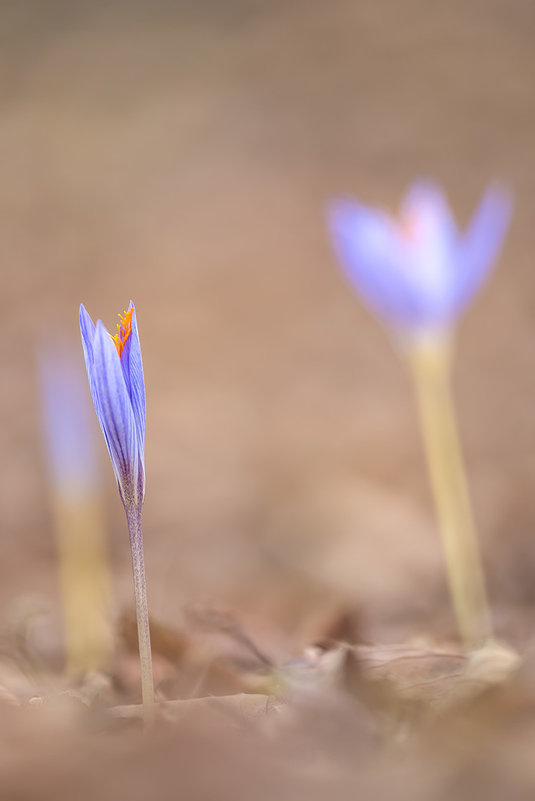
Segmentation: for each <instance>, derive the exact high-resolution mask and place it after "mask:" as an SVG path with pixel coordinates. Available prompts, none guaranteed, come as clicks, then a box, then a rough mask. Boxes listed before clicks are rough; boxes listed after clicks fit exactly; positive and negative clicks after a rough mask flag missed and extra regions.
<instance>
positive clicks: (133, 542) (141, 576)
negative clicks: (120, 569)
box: [125, 504, 154, 727]
mask: <svg viewBox="0 0 535 801" xmlns="http://www.w3.org/2000/svg"><path fill="white" fill-rule="evenodd" d="M125 510H126V519H127V521H128V532H129V534H130V549H131V552H132V571H133V574H134V594H135V599H136V617H137V636H138V643H139V659H140V663H141V696H142V699H143V718H144V721H145V726H146V727H147V726H150V725H152V723H153V722H154V681H153V678H152V655H151V647H150V628H149V610H148V606H147V585H146V581H145V562H144V559H143V531H142V527H141V504H139V505H138V506H130V507H125Z"/></svg>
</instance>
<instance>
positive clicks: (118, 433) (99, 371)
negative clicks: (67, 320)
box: [93, 320, 142, 505]
mask: <svg viewBox="0 0 535 801" xmlns="http://www.w3.org/2000/svg"><path fill="white" fill-rule="evenodd" d="M93 357H94V361H93V380H94V385H95V393H96V396H97V398H98V405H97V404H95V409H96V412H97V416H98V419H99V422H100V426H101V428H102V432H103V434H104V437H105V439H106V444H107V445H108V450H109V452H110V457H111V461H112V465H113V469H114V472H115V476H116V478H117V483H118V484H119V489H120V491H121V495H122V498H123V502H124V503H125V504H126V505H129V504H132V503H137V502H138V501H139V500H140V499H139V498H138V497H137V494H138V485H139V483H140V482H139V478H140V477H139V471H140V469H142V467H141V460H140V456H141V454H140V449H139V447H138V437H137V430H136V423H135V419H134V414H133V412H132V405H131V402H130V397H129V394H128V390H127V387H126V383H125V380H124V375H123V370H122V367H121V362H120V359H119V354H118V353H117V349H116V347H115V343H114V342H113V340H112V339H111V337H110V335H109V334H108V332H107V331H106V329H105V327H104V325H103V324H102V322H101V321H100V320H99V321H98V323H97V326H96V333H95V339H94V343H93Z"/></svg>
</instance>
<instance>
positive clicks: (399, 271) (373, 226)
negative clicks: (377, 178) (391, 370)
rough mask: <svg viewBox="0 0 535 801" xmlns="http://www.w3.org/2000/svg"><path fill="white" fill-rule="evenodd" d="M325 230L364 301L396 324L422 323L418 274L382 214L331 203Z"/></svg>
mask: <svg viewBox="0 0 535 801" xmlns="http://www.w3.org/2000/svg"><path fill="white" fill-rule="evenodd" d="M329 222H330V229H331V233H332V237H333V242H334V246H335V250H336V252H337V255H338V259H339V261H340V263H341V265H342V267H343V268H344V271H345V273H346V274H347V276H348V277H349V279H350V281H351V283H352V284H353V286H354V287H355V288H356V289H357V290H358V291H359V292H360V294H361V295H362V297H363V298H364V300H365V301H366V302H367V303H368V305H369V306H370V307H371V308H372V309H373V310H374V311H376V312H377V313H378V314H380V315H382V316H385V317H386V318H387V319H390V320H391V321H392V322H394V323H395V324H396V325H399V326H402V327H411V326H414V325H420V324H424V323H425V321H426V319H427V317H428V316H429V308H428V305H427V304H426V302H425V301H426V298H425V297H423V296H422V292H421V291H420V286H421V275H419V274H418V271H417V270H415V265H414V256H413V254H412V251H411V248H410V246H409V244H408V243H406V242H405V241H404V240H403V238H402V236H401V231H400V230H398V229H396V227H395V225H394V223H393V222H392V220H391V219H390V218H389V217H388V216H387V215H386V214H383V213H381V212H377V211H374V210H372V209H368V208H366V207H365V206H361V205H359V204H357V203H353V202H351V201H338V202H336V203H333V204H331V207H330V213H329Z"/></svg>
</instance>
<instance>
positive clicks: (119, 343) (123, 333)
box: [110, 307, 134, 357]
mask: <svg viewBox="0 0 535 801" xmlns="http://www.w3.org/2000/svg"><path fill="white" fill-rule="evenodd" d="M133 311H134V309H133V307H132V308H131V309H128V311H125V312H123V314H120V315H119V320H120V321H121V322H120V323H117V333H116V334H115V336H114V337H111V334H110V337H111V338H112V339H113V341H114V343H115V347H116V348H117V353H118V354H119V357H120V356H122V355H123V350H124V346H125V345H126V343H127V341H128V337H129V336H130V334H131V333H132V312H133Z"/></svg>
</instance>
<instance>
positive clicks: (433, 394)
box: [409, 339, 491, 648]
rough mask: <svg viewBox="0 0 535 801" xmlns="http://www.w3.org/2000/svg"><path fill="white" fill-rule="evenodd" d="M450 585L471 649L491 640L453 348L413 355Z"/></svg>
mask: <svg viewBox="0 0 535 801" xmlns="http://www.w3.org/2000/svg"><path fill="white" fill-rule="evenodd" d="M409 357H410V364H411V367H412V373H413V377H414V382H415V388H416V395H417V400H418V408H419V413H420V421H421V425H422V432H423V438H424V444H425V450H426V454H427V461H428V466H429V472H430V476H431V484H432V488H433V494H434V497H435V503H436V507H437V513H438V517H439V522H440V528H441V533H442V544H443V549H444V555H445V559H446V567H447V573H448V581H449V586H450V592H451V597H452V601H453V606H454V609H455V614H456V616H457V622H458V626H459V630H460V633H461V636H462V638H463V641H464V643H465V645H466V646H467V647H469V648H472V647H475V646H477V645H480V644H481V643H482V642H484V641H486V640H488V639H489V638H490V637H491V622H490V613H489V608H488V603H487V594H486V589H485V580H484V576H483V569H482V565H481V559H480V554H479V548H478V543H477V537H476V532H475V526H474V520H473V515H472V508H471V504H470V496H469V492H468V486H467V481H466V475H465V470H464V465H463V459H462V455H461V447H460V442H459V436H458V432H457V425H456V419H455V412H454V408H453V401H452V397H451V388H450V359H449V348H448V343H447V342H446V341H443V340H438V339H437V340H432V341H424V342H417V343H415V344H413V345H412V347H411V348H410V350H409Z"/></svg>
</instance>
